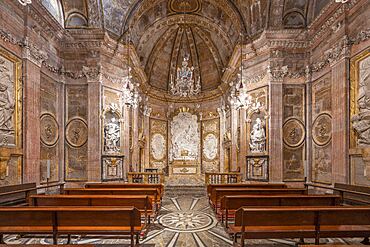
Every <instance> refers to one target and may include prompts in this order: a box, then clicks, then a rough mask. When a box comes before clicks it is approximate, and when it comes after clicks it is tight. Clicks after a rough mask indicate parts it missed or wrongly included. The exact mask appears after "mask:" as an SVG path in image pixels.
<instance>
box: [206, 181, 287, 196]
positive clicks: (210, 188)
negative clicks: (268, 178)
mask: <svg viewBox="0 0 370 247" xmlns="http://www.w3.org/2000/svg"><path fill="white" fill-rule="evenodd" d="M218 188H276V189H283V188H287V185H286V184H282V183H254V184H241V183H238V184H209V185H207V194H208V196H210V197H211V196H212V194H213V193H214V192H215V190H216V189H218Z"/></svg>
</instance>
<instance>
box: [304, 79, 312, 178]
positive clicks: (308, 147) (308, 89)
mask: <svg viewBox="0 0 370 247" xmlns="http://www.w3.org/2000/svg"><path fill="white" fill-rule="evenodd" d="M311 109H313V108H312V76H311V73H309V74H308V75H306V161H305V162H306V163H305V166H304V169H305V171H304V174H305V177H306V179H307V182H311V181H312V131H311V130H312V110H311Z"/></svg>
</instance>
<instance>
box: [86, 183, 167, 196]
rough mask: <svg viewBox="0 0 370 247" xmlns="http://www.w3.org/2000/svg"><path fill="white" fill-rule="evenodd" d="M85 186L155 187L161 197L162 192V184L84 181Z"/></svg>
mask: <svg viewBox="0 0 370 247" xmlns="http://www.w3.org/2000/svg"><path fill="white" fill-rule="evenodd" d="M85 188H156V189H158V190H159V193H160V195H161V198H162V197H163V193H164V185H163V184H124V183H86V184H85Z"/></svg>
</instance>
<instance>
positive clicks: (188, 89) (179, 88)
mask: <svg viewBox="0 0 370 247" xmlns="http://www.w3.org/2000/svg"><path fill="white" fill-rule="evenodd" d="M181 65H182V66H181V68H180V67H178V68H177V73H176V79H175V81H174V78H173V75H171V79H170V92H171V94H172V95H174V96H180V97H190V96H195V95H198V94H199V93H200V91H201V84H200V76H198V80H197V81H196V82H195V80H194V67H193V66H192V67H189V56H184V59H183V61H182V64H181Z"/></svg>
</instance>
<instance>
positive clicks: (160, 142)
mask: <svg viewBox="0 0 370 247" xmlns="http://www.w3.org/2000/svg"><path fill="white" fill-rule="evenodd" d="M150 145H151V153H152V156H153V158H154V159H155V160H162V159H163V158H164V156H165V152H166V140H165V139H164V137H163V135H161V134H154V135H153V136H152V141H151V144H150Z"/></svg>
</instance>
